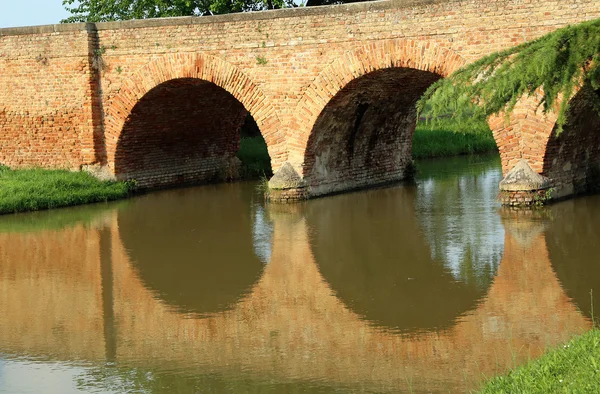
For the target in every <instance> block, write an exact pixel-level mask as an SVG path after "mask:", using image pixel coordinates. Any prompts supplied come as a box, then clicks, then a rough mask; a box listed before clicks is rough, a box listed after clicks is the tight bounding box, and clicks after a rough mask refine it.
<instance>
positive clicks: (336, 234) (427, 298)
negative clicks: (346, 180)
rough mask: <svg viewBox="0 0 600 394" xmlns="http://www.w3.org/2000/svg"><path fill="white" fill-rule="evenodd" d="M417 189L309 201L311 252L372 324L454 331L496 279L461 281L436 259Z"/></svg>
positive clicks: (346, 301) (339, 293)
mask: <svg viewBox="0 0 600 394" xmlns="http://www.w3.org/2000/svg"><path fill="white" fill-rule="evenodd" d="M415 198H416V189H415V188H414V187H405V186H399V187H393V188H385V189H378V190H370V191H365V192H361V193H353V194H350V195H337V196H333V197H330V198H328V199H323V200H321V199H318V200H314V201H310V202H309V203H307V204H306V208H305V211H306V217H307V223H308V228H309V234H310V243H311V248H312V253H313V255H314V257H315V261H316V263H317V265H318V267H319V270H320V272H321V274H322V276H323V278H324V279H325V281H326V282H327V283H328V284H329V286H330V288H331V289H332V291H333V292H334V293H335V294H336V296H337V297H338V298H340V299H341V300H342V301H343V302H344V304H345V305H346V306H347V307H348V308H349V309H350V310H352V311H353V312H354V313H356V314H358V315H359V316H361V317H362V318H363V319H365V320H367V321H368V322H370V323H371V324H373V325H375V326H377V327H381V328H383V329H386V330H392V331H398V332H406V333H411V332H423V331H432V330H440V329H448V328H450V327H452V326H453V325H454V324H456V321H457V318H458V317H459V316H461V315H463V314H465V313H467V312H468V311H471V310H472V309H474V308H475V307H476V306H477V305H478V303H479V302H480V301H481V300H482V299H483V298H484V297H485V295H486V294H487V291H488V290H489V288H490V286H491V285H492V282H491V281H489V282H488V283H486V284H485V285H484V286H481V284H480V283H473V282H468V281H464V282H463V281H459V280H457V279H456V278H455V277H454V276H453V274H452V272H451V271H450V270H448V269H447V268H446V267H445V266H444V263H443V262H442V261H436V260H435V259H434V258H432V253H431V250H430V247H429V245H428V244H427V240H426V237H425V236H424V234H423V232H422V231H421V229H420V225H419V223H418V221H417V218H416V216H415V209H414V200H415Z"/></svg>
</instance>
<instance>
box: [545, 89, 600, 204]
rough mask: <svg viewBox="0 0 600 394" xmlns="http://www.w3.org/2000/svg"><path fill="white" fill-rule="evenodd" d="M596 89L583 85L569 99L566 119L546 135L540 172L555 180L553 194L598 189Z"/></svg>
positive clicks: (599, 158)
mask: <svg viewBox="0 0 600 394" xmlns="http://www.w3.org/2000/svg"><path fill="white" fill-rule="evenodd" d="M598 108H600V91H594V89H593V88H592V87H591V86H589V85H584V86H583V87H582V88H581V89H580V90H579V91H578V92H577V94H575V96H574V97H573V98H572V99H571V101H570V102H569V110H568V112H567V118H566V119H567V121H566V124H565V125H564V126H563V131H562V133H560V134H559V135H558V134H557V126H554V128H553V129H552V132H551V133H550V135H549V136H548V142H547V145H546V149H545V152H544V158H543V160H544V161H543V175H545V176H547V177H548V178H550V179H553V180H555V181H556V187H555V190H554V191H553V197H555V198H560V197H563V196H566V195H572V194H581V193H587V192H598V191H600V186H599V185H598V183H599V182H600V115H599V114H598Z"/></svg>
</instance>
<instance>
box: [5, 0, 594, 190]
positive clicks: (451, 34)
mask: <svg viewBox="0 0 600 394" xmlns="http://www.w3.org/2000/svg"><path fill="white" fill-rule="evenodd" d="M598 17H600V2H597V1H596V0H555V1H543V0H489V1H483V0H474V1H455V0H448V1H443V0H395V1H378V2H371V3H355V4H348V5H340V6H331V7H315V8H302V9H287V10H277V11H268V12H260V13H245V14H235V15H224V16H215V17H199V18H191V17H185V18H171V19H156V20H143V21H127V22H114V23H99V24H88V25H85V24H74V25H58V26H43V27H35V28H17V29H0V70H1V71H0V130H1V133H0V143H1V145H0V163H3V164H6V165H9V166H15V167H27V166H42V167H62V168H71V169H78V168H82V167H86V166H90V165H92V166H98V167H103V168H104V169H105V170H106V171H107V172H108V173H109V174H112V175H113V176H116V177H118V178H128V177H134V178H135V177H138V178H140V177H141V179H142V180H144V182H145V184H146V185H147V186H157V185H164V184H171V183H180V182H187V181H197V180H201V179H203V178H210V177H214V175H215V174H216V173H218V172H219V171H222V168H223V163H224V160H225V161H227V160H228V158H231V157H232V152H233V149H235V147H236V146H237V143H238V142H237V141H236V142H232V141H228V140H227V138H229V137H227V138H225V135H227V136H229V135H230V136H231V138H232V139H236V138H237V137H235V135H236V133H235V132H234V131H232V130H233V125H235V124H237V119H238V118H237V117H238V114H239V113H240V112H239V111H238V109H240V108H242V109H243V110H246V111H248V112H250V113H251V114H252V116H253V117H254V119H255V120H256V122H257V124H258V126H259V128H260V130H261V133H262V134H263V136H264V138H265V141H266V142H267V145H268V150H269V154H270V155H271V162H272V166H273V170H274V171H277V170H278V169H279V168H280V167H281V166H282V165H283V164H284V163H286V162H289V163H290V164H291V165H292V166H293V167H294V168H295V169H296V171H297V172H298V174H300V175H301V176H303V177H304V178H305V180H306V182H307V184H308V185H309V195H319V194H326V193H330V192H338V191H342V190H347V189H351V188H355V187H363V186H368V185H372V184H376V183H382V182H386V181H390V180H397V179H400V178H402V177H403V176H404V174H405V170H406V166H407V163H408V162H409V161H410V154H411V146H410V139H411V135H412V132H413V130H414V122H415V119H414V111H413V109H412V106H413V103H414V101H415V100H416V98H417V97H418V96H419V95H420V94H421V93H422V91H423V90H424V89H425V88H426V87H427V86H428V85H429V84H430V83H432V82H433V81H434V80H436V79H437V78H440V77H444V76H447V75H449V74H450V73H451V72H453V71H454V70H456V69H457V68H459V67H460V66H462V65H464V64H466V63H469V62H472V61H475V60H477V59H479V58H481V57H482V56H484V55H486V54H488V53H491V52H493V51H496V50H500V49H503V48H507V47H509V46H514V45H517V44H519V43H522V42H525V41H528V40H532V39H535V38H537V37H539V36H541V35H543V34H545V33H547V32H550V31H553V30H555V29H557V28H560V27H563V26H565V25H567V24H570V23H577V22H581V21H584V20H590V19H594V18H598ZM183 79H185V80H191V79H194V80H198V81H205V82H208V83H210V84H206V83H205V84H204V85H200V84H198V85H197V86H196V83H192V84H191V85H193V86H196V87H195V88H194V89H197V90H193V91H194V92H197V94H198V96H197V97H196V96H194V97H193V98H192V97H191V95H188V93H190V94H191V92H192V91H190V92H188V93H183V92H184V91H183V90H182V91H180V92H179V93H177V92H171V90H172V89H171V88H170V87H169V86H170V85H169V84H170V83H171V82H169V81H172V80H183ZM371 85H373V86H378V87H379V88H377V89H374V88H373V89H368V87H369V86H371ZM157 87H158V88H157ZM155 89H159V91H157V90H155ZM161 89H162V90H164V91H162V93H161ZM178 89H184V88H178ZM185 89H187V88H185ZM190 89H191V87H190ZM223 91H225V92H227V93H228V94H229V95H230V96H227V95H225V93H224V92H223ZM167 92H168V93H167ZM169 95H174V96H173V97H172V99H171V98H170V99H167V97H171V96H169ZM161 97H162V98H161ZM185 97H189V100H188V101H186V100H187V99H186V98H185ZM225 97H228V98H227V100H225ZM221 100H223V101H222V102H223V107H221V106H220V105H221V104H218V103H220V102H221ZM202 103H204V109H203V110H202V111H204V112H202V111H200V112H194V111H190V110H188V109H190V108H192V107H193V106H194V105H195V104H198V105H200V104H202ZM211 105H212V107H211ZM217 107H219V108H217ZM523 107H524V108H523V110H522V112H520V113H519V112H517V113H516V114H515V115H514V117H513V118H511V120H513V121H514V122H511V123H510V124H509V125H508V126H506V125H503V124H501V123H500V122H499V121H498V120H493V119H492V120H491V124H492V126H494V130H495V138H496V140H497V142H498V145H499V147H500V150H501V154H502V158H503V166H504V171H505V172H506V171H508V170H509V169H510V167H511V165H512V164H513V163H515V162H517V161H518V160H519V159H521V158H526V159H527V160H528V161H529V162H530V165H531V167H532V168H534V169H535V170H536V171H538V172H542V171H550V170H546V167H547V166H546V165H545V164H544V160H545V159H544V157H545V155H546V151H545V148H546V145H547V144H548V139H549V137H550V132H551V130H552V128H553V121H554V120H553V119H552V118H551V116H549V117H547V118H543V117H540V115H539V114H536V113H532V112H531V111H532V109H531V108H528V106H527V105H526V104H524V106H523ZM211 108H212V109H211ZM229 110H231V111H233V113H232V114H229V115H228V116H224V115H223V114H226V113H227V111H229ZM190 112H194V114H190V117H189V118H188V119H182V117H183V115H181V114H182V113H186V114H189V113H190ZM186 116H187V115H186ZM208 118H211V119H208ZM358 118H360V119H358ZM193 119H195V120H193ZM494 122H495V123H494ZM192 124H195V125H196V126H197V127H196V126H195V128H194V127H191V126H192ZM549 125H550V126H549ZM192 130H195V131H192ZM160 133H163V135H160V136H159V134H160ZM228 133H231V134H228ZM167 135H168V137H167ZM177 141H179V142H177ZM216 150H219V152H216ZM206 152H211V153H210V155H208V156H205V154H207V153H206ZM144 155H146V156H144Z"/></svg>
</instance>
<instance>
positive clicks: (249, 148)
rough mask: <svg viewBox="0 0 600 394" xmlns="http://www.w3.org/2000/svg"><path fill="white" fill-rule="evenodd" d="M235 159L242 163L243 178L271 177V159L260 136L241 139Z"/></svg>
mask: <svg viewBox="0 0 600 394" xmlns="http://www.w3.org/2000/svg"><path fill="white" fill-rule="evenodd" d="M237 157H238V159H240V161H241V162H242V177H243V178H260V177H270V176H271V175H272V172H271V158H270V157H269V152H268V151H267V144H266V143H265V140H264V139H263V137H262V136H257V137H242V139H241V141H240V150H239V151H238V153H237Z"/></svg>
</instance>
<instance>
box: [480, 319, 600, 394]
mask: <svg viewBox="0 0 600 394" xmlns="http://www.w3.org/2000/svg"><path fill="white" fill-rule="evenodd" d="M481 392H482V393H484V394H505V393H506V394H508V393H531V394H534V393H540V394H542V393H543V394H545V393H582V394H583V393H600V330H599V329H597V328H596V329H593V330H592V331H590V332H588V333H586V334H584V335H582V336H580V337H577V338H575V339H573V340H572V341H570V342H569V343H568V344H566V345H564V346H561V347H559V348H557V349H555V350H552V351H550V352H548V353H546V354H545V355H543V356H542V357H540V358H539V359H537V360H535V361H533V362H531V363H529V364H528V365H525V366H523V367H521V368H517V369H515V370H514V371H511V372H510V373H509V374H508V375H506V376H500V377H497V378H495V379H492V380H491V381H490V382H488V384H487V385H485V387H484V388H483V390H482V391H481Z"/></svg>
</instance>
